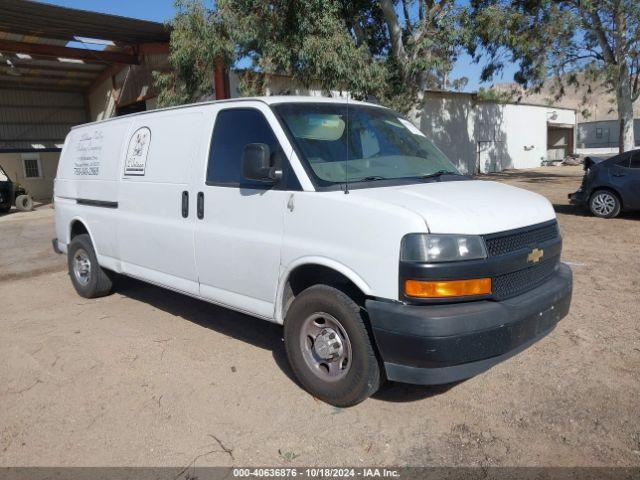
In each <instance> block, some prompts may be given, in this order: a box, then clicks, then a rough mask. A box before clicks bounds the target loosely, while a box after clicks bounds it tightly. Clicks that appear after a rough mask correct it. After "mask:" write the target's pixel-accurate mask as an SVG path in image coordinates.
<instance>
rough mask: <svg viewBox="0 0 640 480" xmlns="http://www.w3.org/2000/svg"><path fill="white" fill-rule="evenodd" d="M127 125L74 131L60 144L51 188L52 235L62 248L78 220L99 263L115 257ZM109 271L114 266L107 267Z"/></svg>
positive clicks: (127, 122)
mask: <svg viewBox="0 0 640 480" xmlns="http://www.w3.org/2000/svg"><path fill="white" fill-rule="evenodd" d="M129 123H130V121H129V120H125V119H123V120H118V121H113V122H109V123H104V124H95V125H88V126H86V127H78V128H75V129H73V130H72V131H71V132H70V133H69V135H67V138H66V140H65V144H64V148H63V150H62V155H61V157H60V163H59V165H58V173H57V176H56V180H55V186H54V199H55V206H56V209H55V216H56V234H57V237H58V240H59V242H60V243H61V244H63V249H64V248H66V245H68V244H69V242H70V231H71V224H72V222H73V221H75V220H78V221H81V222H82V223H83V224H84V225H85V226H86V228H87V229H88V230H89V232H90V233H91V235H92V240H93V243H94V247H95V249H96V253H97V254H98V260H99V261H100V263H101V264H102V265H103V266H106V265H104V262H103V259H104V258H108V259H111V260H112V262H110V263H113V260H114V259H116V258H117V257H118V244H117V239H116V220H117V209H116V208H114V207H115V205H117V203H118V189H119V185H118V171H119V170H120V159H121V157H122V148H123V139H124V136H125V134H126V132H127V130H128V128H129ZM110 267H111V268H113V265H110Z"/></svg>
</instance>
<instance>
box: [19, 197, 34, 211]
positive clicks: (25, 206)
mask: <svg viewBox="0 0 640 480" xmlns="http://www.w3.org/2000/svg"><path fill="white" fill-rule="evenodd" d="M16 208H17V209H18V210H20V211H21V212H30V211H31V210H33V200H32V199H31V197H30V196H29V195H18V196H17V197H16Z"/></svg>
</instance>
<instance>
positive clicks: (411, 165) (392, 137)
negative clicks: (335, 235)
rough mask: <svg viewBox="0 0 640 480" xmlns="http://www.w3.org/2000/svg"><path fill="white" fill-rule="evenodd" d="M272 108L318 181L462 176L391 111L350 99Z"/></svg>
mask: <svg viewBox="0 0 640 480" xmlns="http://www.w3.org/2000/svg"><path fill="white" fill-rule="evenodd" d="M274 109H275V111H276V112H277V114H278V115H279V116H280V118H281V119H282V121H283V123H284V125H285V127H286V129H287V130H288V134H289V136H290V137H291V140H292V141H293V142H294V143H295V145H296V147H297V150H298V152H299V153H300V154H301V155H302V157H303V158H301V161H303V162H305V163H306V164H307V166H308V167H310V169H309V168H307V170H311V171H312V172H313V176H314V177H315V180H316V182H317V183H318V184H319V185H320V186H328V185H335V184H344V183H345V181H348V182H350V183H351V182H353V183H358V182H373V181H376V180H397V179H413V180H414V181H416V180H417V181H420V180H421V179H428V178H435V177H437V176H441V175H445V174H452V175H460V173H459V172H458V170H457V169H456V167H455V166H454V165H453V163H451V161H450V160H449V159H448V158H447V157H446V156H445V155H444V154H443V153H442V152H441V151H440V150H439V149H438V148H437V147H436V146H435V145H434V144H433V143H431V142H430V141H429V140H428V139H427V138H426V137H425V136H424V134H423V133H422V132H421V131H420V130H418V129H417V128H416V127H415V126H414V125H413V124H412V123H410V122H409V121H408V120H406V119H404V118H402V117H400V116H399V115H397V114H395V113H394V112H392V111H391V110H387V109H384V108H377V107H369V106H364V105H348V106H347V104H346V103H344V104H342V103H340V104H331V103H285V104H279V105H275V106H274ZM382 183H386V182H382Z"/></svg>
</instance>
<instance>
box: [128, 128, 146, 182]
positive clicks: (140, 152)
mask: <svg viewBox="0 0 640 480" xmlns="http://www.w3.org/2000/svg"><path fill="white" fill-rule="evenodd" d="M150 143H151V130H149V128H148V127H141V128H139V129H138V130H136V131H135V132H134V133H133V135H132V136H131V140H129V148H128V149H127V158H126V160H125V165H124V174H125V175H144V171H145V168H146V166H147V155H148V153H149V144H150Z"/></svg>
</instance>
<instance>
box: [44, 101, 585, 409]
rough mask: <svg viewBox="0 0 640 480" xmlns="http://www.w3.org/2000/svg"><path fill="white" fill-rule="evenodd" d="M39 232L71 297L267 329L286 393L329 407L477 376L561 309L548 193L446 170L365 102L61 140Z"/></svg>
mask: <svg viewBox="0 0 640 480" xmlns="http://www.w3.org/2000/svg"><path fill="white" fill-rule="evenodd" d="M454 133H455V132H452V135H454ZM55 219H56V234H57V239H55V240H54V248H55V249H57V250H58V251H60V252H63V253H66V254H67V257H68V265H69V275H70V277H71V281H72V283H73V286H74V287H75V289H76V290H77V292H78V293H79V294H80V295H81V296H83V297H86V298H93V297H99V296H101V295H106V294H108V293H109V292H110V291H111V289H112V285H113V282H114V279H115V276H116V275H126V276H130V277H135V278H138V279H141V280H144V281H146V282H149V283H152V284H155V285H159V286H162V287H165V288H168V289H170V290H174V291H176V292H180V293H183V294H186V295H190V296H193V297H196V298H199V299H202V300H205V301H208V302H212V303H215V304H218V305H222V306H224V307H228V308H230V309H233V310H237V311H240V312H244V313H246V314H249V315H253V316H256V317H260V318H263V319H265V320H268V321H271V322H275V323H279V324H282V325H283V326H284V329H283V330H284V342H285V346H286V352H287V356H288V359H289V362H290V364H291V368H292V369H293V372H294V373H295V376H296V377H297V379H298V380H299V381H300V383H301V385H302V386H303V387H304V388H306V389H307V390H308V391H309V392H310V393H311V394H312V395H314V396H316V397H317V398H319V399H322V400H324V401H326V402H329V403H331V404H333V405H337V406H349V405H354V404H356V403H358V402H360V401H362V400H364V399H365V398H367V397H368V396H370V395H372V394H373V393H374V392H375V391H376V390H377V389H378V387H379V385H380V384H381V382H382V381H383V380H384V379H389V380H393V381H400V382H409V383H414V384H425V385H428V384H444V383H450V382H455V381H458V380H462V379H466V378H469V377H472V376H474V375H476V374H478V373H480V372H483V371H485V370H487V369H488V368H490V367H491V366H493V365H495V364H497V363H498V362H501V361H503V360H505V359H506V358H508V357H510V356H512V355H515V354H516V353H518V352H520V351H522V350H523V349H525V348H527V347H528V346H529V345H531V344H532V343H534V342H535V341H537V340H538V339H540V338H541V337H543V336H544V335H546V334H547V333H549V332H550V331H551V330H552V329H553V327H554V326H555V325H556V323H557V322H558V321H559V320H560V319H561V318H562V317H564V316H565V315H566V314H567V312H568V310H569V304H570V299H571V290H572V275H571V271H570V269H569V268H568V267H567V266H566V265H564V264H563V263H561V261H560V252H561V249H562V240H561V237H560V232H559V230H558V225H557V223H556V219H555V213H554V210H553V208H552V206H551V204H550V203H549V202H548V201H547V200H546V199H544V198H543V197H541V196H539V195H537V194H535V193H531V192H528V191H525V190H520V189H518V188H514V187H511V186H507V185H504V184H500V183H494V182H489V181H479V180H473V179H471V178H469V177H467V176H464V175H461V174H460V173H459V172H458V171H457V169H456V167H455V166H454V165H453V163H452V162H451V161H449V160H448V159H447V158H446V157H445V156H444V155H443V154H442V152H441V151H439V150H438V149H437V148H436V147H435V146H434V145H433V143H431V142H430V141H429V140H428V139H427V138H426V137H425V135H423V133H422V132H421V131H420V130H418V129H417V128H416V127H415V126H414V125H413V124H412V123H410V122H409V121H407V120H406V119H404V118H402V116H400V115H398V114H397V113H394V112H393V111H392V110H389V109H387V108H383V107H380V106H376V105H371V104H367V103H359V102H352V101H349V102H345V101H344V100H335V99H321V98H300V97H268V98H246V99H237V100H229V101H218V102H211V103H201V104H196V105H189V106H184V107H178V108H170V109H164V110H156V111H153V112H145V113H137V114H133V115H128V116H125V117H120V118H113V119H109V120H105V121H102V122H97V123H91V124H88V125H82V126H79V127H76V128H74V129H73V130H71V132H70V133H69V135H68V136H67V138H66V141H65V144H64V148H63V151H62V156H61V159H60V164H59V167H58V173H57V178H56V181H55ZM239 328H241V327H239ZM543 361H544V360H541V362H543Z"/></svg>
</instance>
